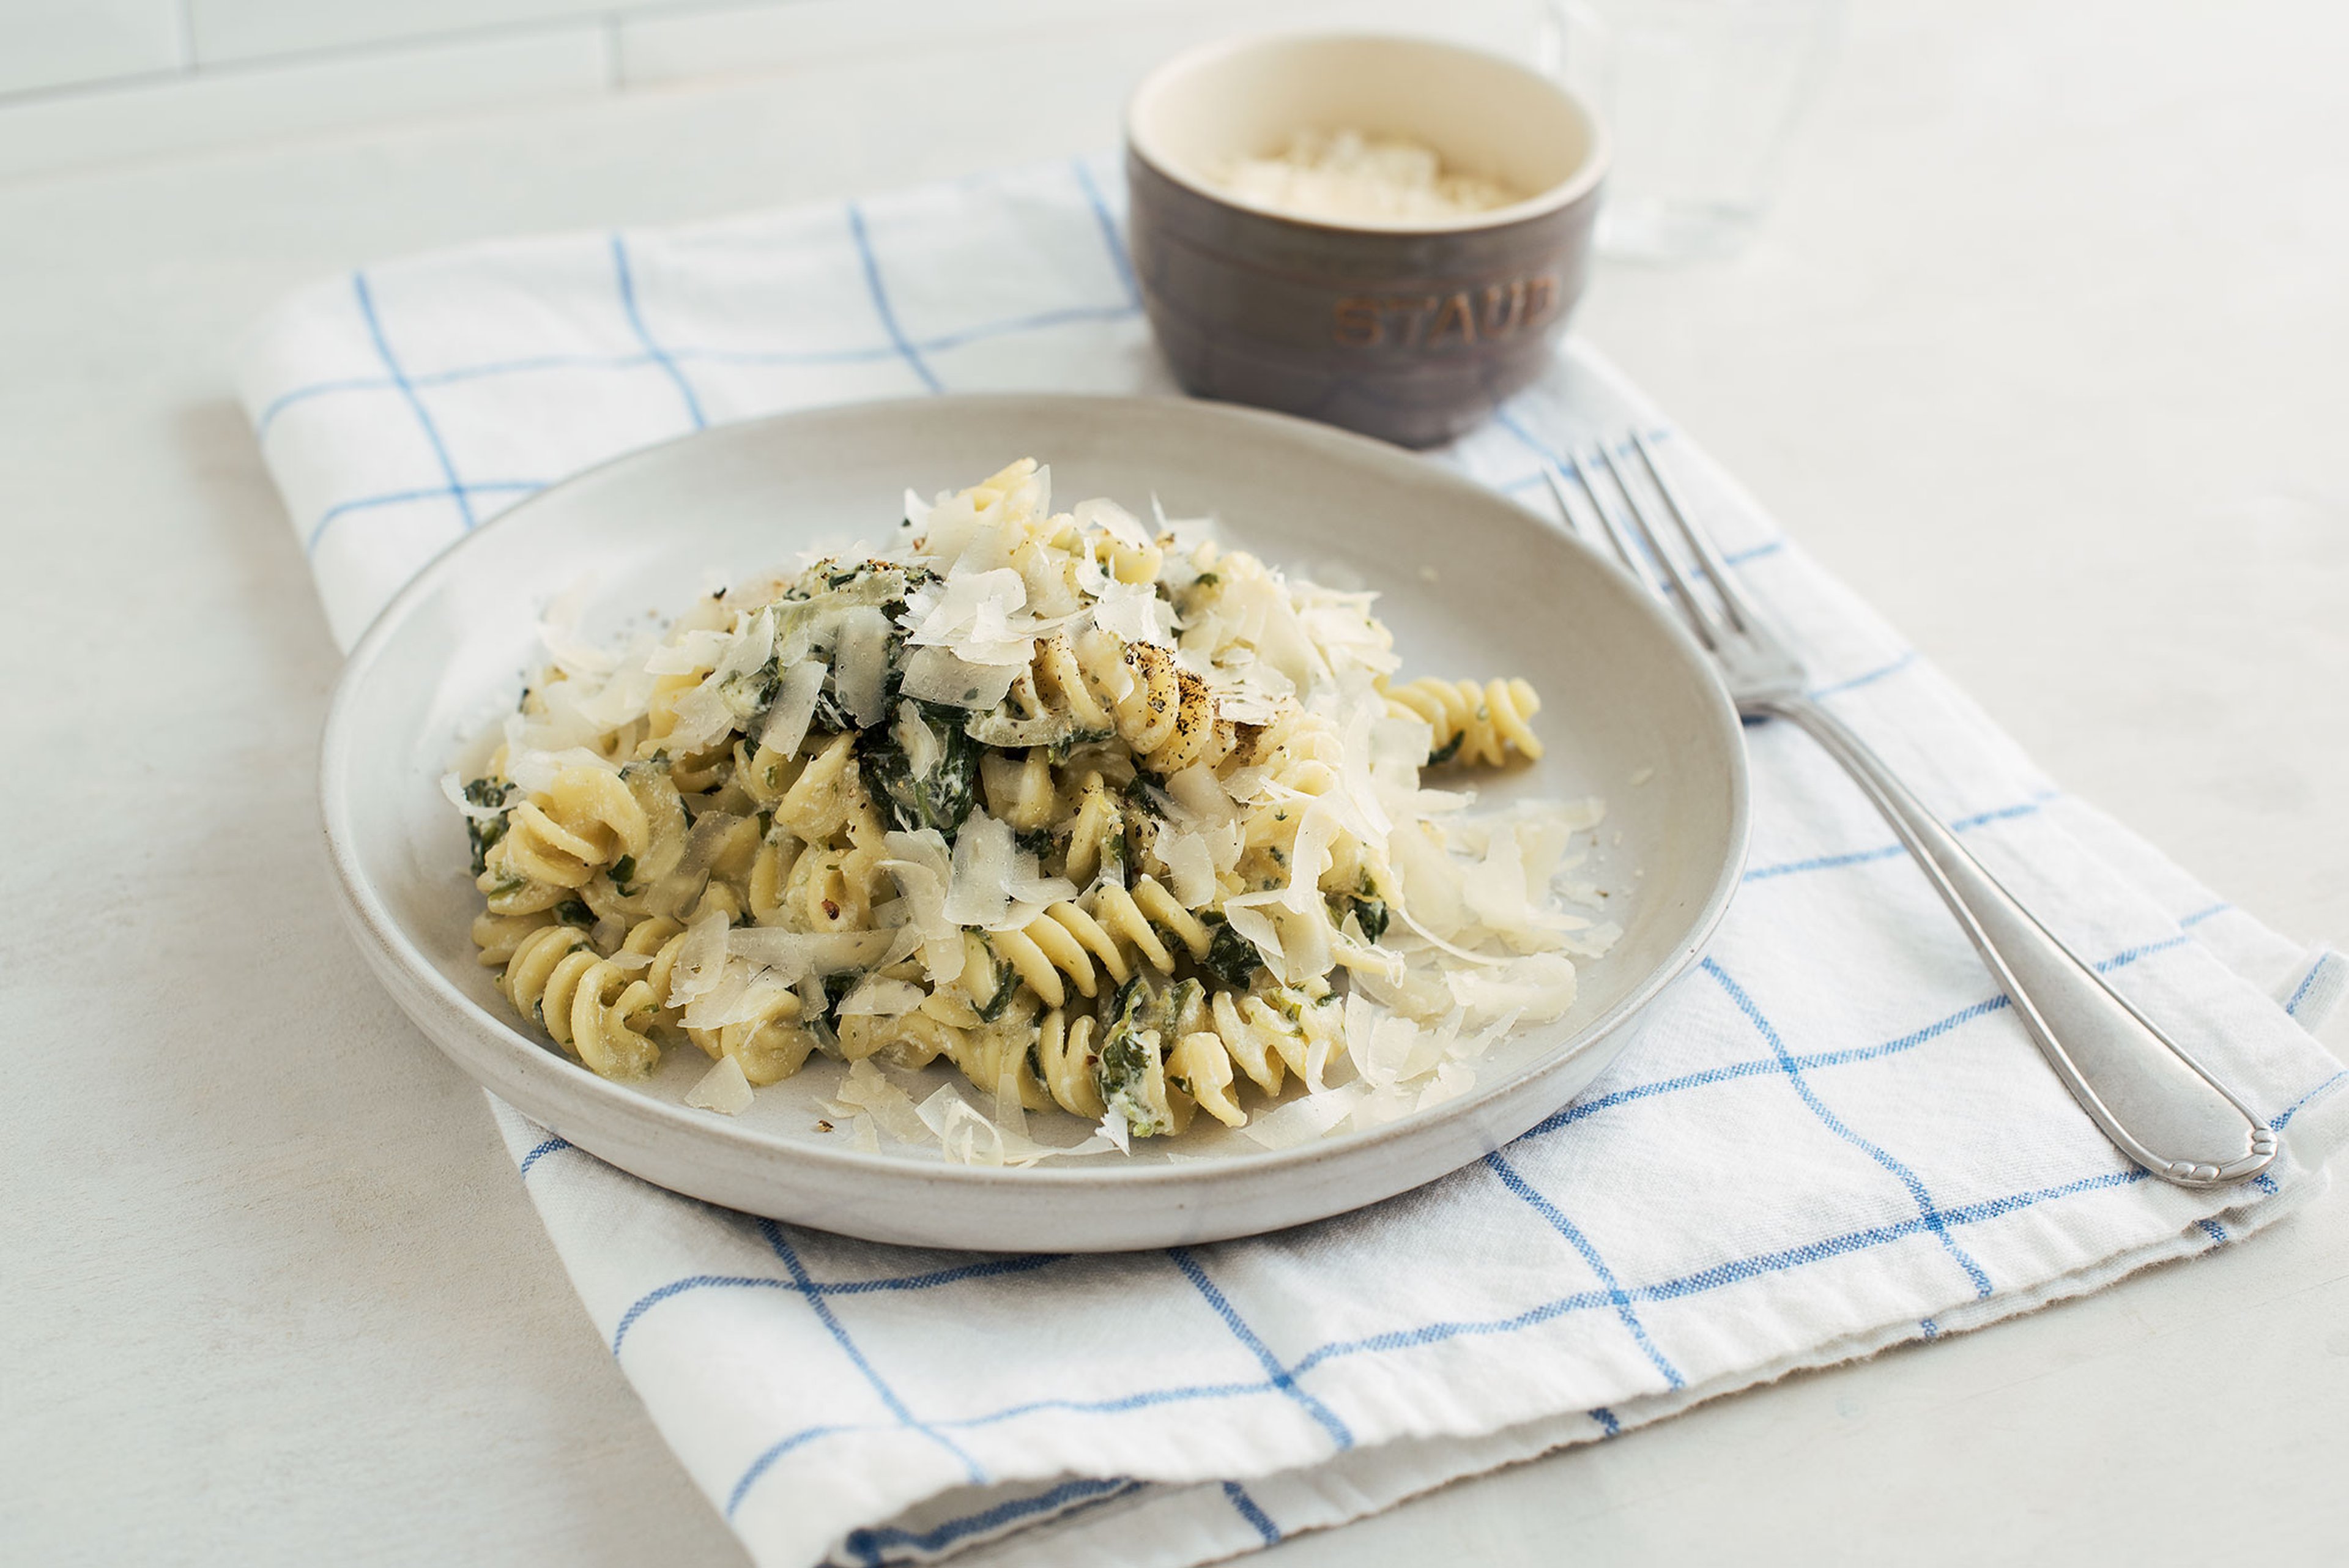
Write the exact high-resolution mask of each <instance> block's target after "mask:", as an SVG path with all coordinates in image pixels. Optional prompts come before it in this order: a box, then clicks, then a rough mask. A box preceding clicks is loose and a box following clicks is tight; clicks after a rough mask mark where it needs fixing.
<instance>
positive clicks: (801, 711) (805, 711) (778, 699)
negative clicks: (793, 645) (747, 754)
mask: <svg viewBox="0 0 2349 1568" xmlns="http://www.w3.org/2000/svg"><path fill="white" fill-rule="evenodd" d="M827 673H828V671H827V670H826V669H825V668H824V665H823V661H822V660H820V659H808V660H806V661H804V662H802V663H799V664H794V665H792V667H791V668H790V669H789V670H785V671H783V684H782V687H781V690H780V691H777V692H776V693H775V701H774V705H773V706H772V707H771V708H769V709H768V710H767V724H766V728H765V729H763V730H761V732H759V744H761V745H762V746H764V747H766V748H767V749H768V750H769V751H771V752H779V753H781V754H782V755H784V756H787V757H789V756H795V755H797V754H798V753H799V749H800V742H802V741H804V740H806V739H807V732H808V725H809V724H810V723H811V722H813V720H814V718H815V704H816V699H817V698H819V697H820V696H822V695H823V678H824V676H825V675H826V674H827Z"/></svg>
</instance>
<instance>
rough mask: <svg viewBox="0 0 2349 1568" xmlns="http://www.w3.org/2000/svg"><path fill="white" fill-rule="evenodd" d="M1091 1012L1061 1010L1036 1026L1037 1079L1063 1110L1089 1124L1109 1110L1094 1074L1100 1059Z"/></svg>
mask: <svg viewBox="0 0 2349 1568" xmlns="http://www.w3.org/2000/svg"><path fill="white" fill-rule="evenodd" d="M1098 1033H1100V1032H1099V1030H1098V1029H1097V1028H1096V1027H1095V1025H1094V1023H1093V1020H1092V1015H1091V1014H1090V1013H1083V1012H1080V1013H1076V1014H1074V1015H1071V1014H1070V1013H1069V1012H1065V1011H1063V1010H1062V1009H1061V1008H1057V1007H1056V1008H1053V1009H1052V1010H1051V1011H1050V1012H1047V1013H1045V1014H1044V1016H1043V1018H1042V1020H1041V1021H1040V1023H1038V1024H1037V1026H1036V1045H1035V1059H1036V1077H1037V1080H1038V1082H1040V1084H1042V1085H1043V1086H1044V1088H1045V1090H1046V1092H1048V1093H1049V1094H1050V1096H1052V1099H1053V1100H1054V1101H1055V1102H1056V1103H1057V1104H1058V1105H1059V1106H1060V1107H1061V1109H1062V1110H1064V1111H1070V1112H1073V1113H1074V1114H1075V1115H1077V1116H1083V1117H1084V1118H1085V1119H1086V1120H1088V1121H1099V1120H1100V1119H1101V1117H1102V1114H1103V1112H1104V1111H1105V1110H1106V1109H1107V1107H1106V1106H1103V1105H1102V1096H1101V1085H1099V1084H1098V1083H1097V1082H1096V1081H1095V1075H1096V1073H1097V1072H1098V1071H1099V1069H1100V1066H1101V1056H1100V1054H1099V1052H1098V1051H1097V1050H1096V1048H1095V1044H1096V1043H1095V1036H1096V1035H1097V1034H1098Z"/></svg>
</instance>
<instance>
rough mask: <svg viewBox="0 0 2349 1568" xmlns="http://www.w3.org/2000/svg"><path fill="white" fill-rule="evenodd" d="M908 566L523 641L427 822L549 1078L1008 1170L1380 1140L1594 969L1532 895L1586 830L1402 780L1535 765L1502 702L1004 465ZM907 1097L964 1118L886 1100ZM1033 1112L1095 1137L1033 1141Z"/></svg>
mask: <svg viewBox="0 0 2349 1568" xmlns="http://www.w3.org/2000/svg"><path fill="white" fill-rule="evenodd" d="M900 532H901V535H902V542H900V543H898V544H897V545H895V546H894V547H892V548H889V549H887V550H884V551H877V552H872V553H851V554H843V555H840V556H827V557H824V558H821V559H816V560H813V561H811V562H808V563H806V564H804V565H803V566H802V567H800V568H799V569H797V570H795V571H792V572H789V573H781V574H773V575H768V576H760V577H757V578H755V579H753V580H749V581H742V582H738V583H736V584H734V585H732V586H731V587H725V588H722V589H720V590H719V591H717V592H716V593H714V594H712V595H710V596H709V597H705V598H703V599H702V600H700V601H699V602H698V604H696V605H695V606H694V607H693V608H692V609H691V611H690V612H689V613H688V614H686V615H684V616H682V617H680V618H678V619H677V620H676V621H675V622H674V624H672V625H670V626H669V627H667V628H665V629H664V630H662V631H660V632H657V633H656V632H649V631H648V632H645V633H642V634H640V635H639V636H637V637H636V639H635V640H634V641H633V642H631V643H629V644H627V645H626V646H621V647H610V646H601V645H597V644H595V643H591V642H589V641H588V640H586V639H584V638H582V637H581V636H580V635H579V634H578V633H577V631H576V630H575V629H574V628H572V627H570V626H568V625H566V624H564V618H563V616H562V615H560V614H558V613H550V616H549V618H548V621H547V622H546V623H545V625H544V628H543V630H544V633H545V639H546V642H547V647H548V651H549V655H550V662H549V663H548V664H547V665H546V667H545V668H544V670H543V671H542V672H541V673H540V674H539V675H538V676H536V677H535V678H534V679H533V680H531V682H530V683H529V685H528V687H527V689H526V690H525V691H524V692H523V698H522V701H521V706H520V709H519V711H515V712H513V713H512V714H511V715H510V716H509V717H508V718H507V719H506V721H505V723H504V727H503V729H502V732H501V734H500V735H499V736H498V737H497V738H496V739H497V744H496V746H495V750H494V751H493V752H492V753H491V754H490V755H489V757H488V760H487V763H486V766H485V767H483V768H482V769H481V770H480V771H481V776H479V777H476V778H472V779H471V780H470V782H467V781H466V780H464V779H463V778H462V776H461V775H460V774H450V777H449V778H448V779H447V780H446V781H445V786H446V788H447V789H448V791H449V793H450V796H451V798H452V799H453V800H454V801H455V802H456V803H457V805H458V806H459V808H460V810H461V811H462V812H463V813H464V815H465V817H466V818H467V822H468V826H469V828H470V831H471V842H472V862H473V864H472V870H473V873H474V875H475V877H476V878H477V884H478V886H479V888H480V890H481V894H482V895H483V896H484V898H485V899H486V904H487V907H486V909H484V910H483V912H482V913H481V915H480V916H479V918H478V919H476V920H475V922H474V926H473V936H474V940H475V941H476V943H477V945H478V946H479V947H480V949H481V961H482V962H483V963H484V964H487V965H489V966H492V968H494V969H496V970H497V971H499V972H500V976H501V979H500V982H499V983H500V989H501V991H502V992H503V993H504V995H505V996H506V998H507V999H508V1000H509V1001H511V1002H512V1005H513V1007H514V1009H515V1011H516V1012H519V1013H520V1014H521V1015H522V1016H523V1018H525V1019H527V1020H529V1021H531V1022H532V1023H536V1024H537V1025H539V1026H541V1027H543V1029H544V1031H545V1033H546V1034H547V1035H548V1036H550V1037H551V1038H552V1040H553V1041H554V1044H556V1045H558V1046H560V1047H561V1048H563V1049H564V1051H565V1052H567V1053H569V1054H571V1055H573V1056H574V1057H575V1058H577V1059H578V1060H579V1061H580V1062H582V1063H584V1064H585V1065H586V1066H588V1067H590V1068H592V1069H593V1070H594V1071H595V1072H596V1073H598V1074H601V1075H605V1076H606V1077H611V1078H622V1079H626V1078H636V1077H641V1076H643V1075H646V1074H647V1073H648V1072H650V1071H651V1070H652V1068H653V1067H654V1066H655V1065H656V1064H657V1062H658V1061H659V1060H660V1058H661V1056H662V1054H663V1053H664V1052H665V1051H669V1050H677V1049H684V1050H688V1051H697V1052H699V1053H701V1054H706V1055H707V1056H708V1058H709V1061H710V1064H711V1066H710V1069H709V1076H708V1078H707V1079H705V1080H704V1082H703V1083H702V1084H701V1085H699V1086H698V1088H697V1089H696V1091H695V1094H694V1096H691V1097H690V1100H689V1103H692V1104H696V1105H703V1106H709V1107H710V1108H714V1109H719V1110H739V1109H740V1108H742V1107H743V1106H745V1105H747V1104H748V1103H750V1100H751V1098H752V1096H753V1094H754V1092H755V1090H756V1089H757V1088H758V1087H759V1086H761V1085H771V1084H773V1083H776V1082H778V1081H779V1080H781V1079H783V1078H785V1077H788V1076H790V1075H792V1074H795V1073H798V1072H799V1071H800V1070H801V1069H802V1067H803V1066H804V1065H805V1064H808V1063H809V1062H810V1060H811V1059H812V1058H817V1059H820V1058H829V1059H832V1060H833V1061H834V1062H836V1063H839V1064H844V1065H845V1068H846V1071H845V1072H844V1073H841V1072H840V1071H839V1069H838V1068H835V1069H833V1071H834V1072H835V1074H837V1075H838V1078H839V1084H838V1087H837V1089H836V1090H835V1091H834V1092H835V1094H836V1096H837V1097H836V1099H835V1100H834V1101H833V1111H836V1112H837V1113H838V1114H839V1115H841V1116H847V1117H850V1118H853V1126H854V1133H855V1136H856V1137H858V1140H859V1141H860V1142H861V1143H863V1144H864V1145H865V1146H867V1147H874V1146H875V1139H874V1129H875V1128H876V1127H878V1128H879V1129H881V1130H885V1131H888V1132H890V1133H892V1135H893V1136H897V1137H908V1138H915V1137H924V1136H927V1137H931V1138H932V1139H933V1140H934V1141H940V1142H943V1143H944V1144H945V1146H946V1147H947V1152H948V1154H949V1155H950V1156H953V1157H955V1158H964V1159H977V1160H983V1161H992V1162H997V1163H1002V1162H1024V1161H1026V1160H1027V1159H1030V1158H1040V1157H1041V1156H1043V1155H1046V1154H1066V1153H1078V1152H1093V1151H1099V1150H1102V1149H1107V1148H1112V1147H1114V1148H1126V1147H1131V1145H1132V1142H1133V1140H1134V1139H1140V1138H1153V1137H1165V1136H1169V1135H1174V1134H1180V1133H1182V1132H1183V1131H1184V1130H1185V1127H1187V1126H1189V1125H1190V1124H1191V1123H1192V1122H1193V1121H1194V1120H1195V1118H1196V1117H1198V1116H1201V1115H1203V1114H1204V1116H1207V1117H1210V1118H1213V1120H1214V1121H1216V1122H1218V1123H1221V1124H1224V1125H1226V1126H1228V1127H1239V1128H1243V1129H1245V1130H1246V1131H1247V1134H1248V1135H1249V1136H1250V1137H1256V1138H1257V1140H1258V1141H1260V1142H1264V1143H1267V1144H1270V1145H1274V1146H1276V1147H1278V1146H1279V1145H1282V1144H1287V1143H1294V1142H1298V1141H1301V1140H1302V1139H1304V1138H1307V1137H1318V1136H1321V1135H1322V1134H1324V1133H1327V1132H1330V1131H1332V1130H1335V1129H1338V1128H1340V1127H1360V1126H1365V1125H1371V1123H1374V1122H1377V1121H1381V1120H1385V1119H1391V1118H1392V1117H1393V1116H1400V1115H1403V1114H1406V1113H1408V1112H1410V1111H1411V1110H1413V1109H1415V1108H1417V1107H1419V1106H1423V1105H1428V1104H1432V1103H1434V1102H1435V1101H1438V1100H1441V1099H1444V1098H1446V1097H1450V1096H1455V1095H1457V1094H1460V1093H1461V1092H1463V1091H1464V1089H1466V1088H1467V1087H1469V1086H1470V1085H1473V1084H1474V1082H1475V1066H1474V1064H1475V1061H1476V1059H1477V1057H1478V1056H1479V1054H1481V1053H1482V1052H1483V1051H1484V1050H1485V1048H1486V1046H1488V1045H1489V1044H1491V1043H1492V1042H1493V1041H1494V1040H1495V1039H1497V1038H1498V1037H1499V1036H1500V1035H1501V1034H1502V1033H1506V1031H1507V1030H1509V1029H1510V1028H1512V1027H1513V1026H1515V1025H1516V1024H1518V1023H1527V1022H1536V1021H1542V1020H1547V1019H1552V1018H1555V1017H1557V1016H1558V1015H1559V1014H1561V1013H1562V1012H1565V1010H1566V1009H1567V1008H1568V1006H1570V1005H1571V1003H1572V1002H1573V1000H1574V995H1575V984H1576V967H1575V961H1576V959H1577V958H1578V957H1588V956H1592V955H1595V954H1597V953H1599V952H1600V951H1603V950H1604V948H1605V946H1606V945H1607V943H1608V941H1609V940H1611V938H1612V936H1613V934H1614V929H1613V928H1612V927H1611V926H1609V925H1607V924H1605V923H1603V922H1599V921H1598V920H1596V919H1593V918H1590V917H1588V916H1586V915H1581V914H1577V913H1573V912H1570V911H1569V910H1568V909H1567V908H1566V907H1565V905H1564V903H1563V902H1562V900H1561V897H1560V895H1561V893H1566V894H1575V893H1577V887H1576V885H1575V884H1574V883H1573V882H1572V880H1571V872H1572V867H1573V866H1574V864H1575V862H1576V860H1577V859H1578V856H1576V855H1575V854H1574V853H1573V841H1574V840H1575V838H1576V836H1578V835H1579V834H1582V833H1583V831H1584V830H1586V829H1588V828H1590V827H1592V826H1595V825H1596V824H1597V822H1598V820H1599V806H1598V805H1597V803H1595V802H1583V803H1578V804H1574V805H1557V804H1552V805H1517V806H1514V807H1511V808H1509V809H1506V810H1504V811H1495V812H1485V813H1479V812H1476V811H1475V810H1473V809H1471V806H1472V800H1473V797H1472V795H1471V794H1469V793H1467V792H1465V791H1463V790H1460V789H1456V788H1453V789H1439V788H1432V787H1429V785H1428V784H1426V783H1425V782H1423V776H1422V774H1423V770H1424V769H1427V768H1429V767H1431V766H1432V765H1435V764H1450V766H1449V767H1448V768H1447V769H1446V770H1445V772H1444V774H1439V775H1437V776H1438V777H1439V778H1442V779H1446V780H1449V779H1453V778H1454V777H1455V776H1457V777H1459V778H1468V777H1473V776H1474V775H1473V774H1467V773H1464V772H1461V771H1460V770H1468V769H1490V768H1500V767H1506V766H1508V765H1511V764H1512V763H1514V762H1515V761H1516V759H1528V760H1530V759H1533V758H1536V757H1538V756H1539V755H1540V754H1541V751H1542V743H1541V742H1540V740H1539V739H1538V738H1537V735H1536V732H1535V731H1534V729H1533V726H1532V720H1533V718H1534V716H1535V714H1536V712H1537V709H1538V706H1539V703H1538V700H1537V697H1536V694H1535V692H1534V691H1533V689H1532V687H1531V686H1530V685H1528V684H1527V683H1526V681H1524V680H1510V679H1496V680H1482V681H1477V680H1435V679H1423V680H1400V679H1399V678H1398V671H1399V670H1400V669H1401V661H1400V660H1399V659H1398V657H1397V655H1396V653H1395V651H1394V649H1393V647H1392V638H1391V637H1390V635H1389V633H1388V631H1387V629H1386V628H1385V627H1384V626H1383V625H1381V622H1380V621H1379V620H1378V619H1377V618H1375V617H1374V615H1373V614H1372V597H1373V596H1371V595H1370V594H1367V593H1342V592H1336V591H1331V590H1328V589H1324V588H1320V587H1315V586H1314V585H1312V584H1310V583H1308V582H1305V581H1302V580H1299V579H1298V578H1295V577H1291V576H1285V575H1284V574H1283V573H1281V572H1280V571H1278V570H1277V569H1275V568H1274V567H1272V566H1268V565H1266V564H1265V563H1263V562H1261V561H1259V560H1257V558H1256V557H1254V556H1249V555H1247V554H1245V553H1242V552H1240V551H1237V550H1230V549H1225V548H1222V547H1220V546H1219V545H1217V544H1216V542H1215V540H1214V539H1213V537H1212V536H1211V535H1210V534H1209V532H1208V531H1207V530H1206V528H1205V527H1204V525H1199V524H1169V523H1167V522H1166V521H1165V519H1164V517H1163V516H1158V517H1155V518H1154V522H1153V523H1152V524H1143V522H1142V521H1141V520H1140V519H1139V518H1138V517H1136V516H1135V515H1134V514H1132V513H1129V512H1127V511H1125V510H1123V509H1122V508H1121V507H1119V506H1118V505H1117V504H1114V503H1112V502H1110V501H1107V500H1088V501H1082V502H1080V503H1078V504H1075V505H1074V506H1073V507H1071V508H1070V509H1068V510H1066V511H1055V510H1054V509H1053V505H1052V499H1051V495H1050V471H1049V470H1048V469H1044V468H1040V467H1039V466H1038V465H1037V464H1036V463H1035V462H1033V461H1030V460H1022V461H1021V462H1015V463H1013V464H1012V465H1011V466H1010V467H1009V468H1006V469H1004V470H1003V471H1002V472H999V473H998V474H996V475H994V476H993V477H992V478H989V479H987V480H985V481H983V482H982V483H978V484H976V485H973V486H971V487H970V488H969V489H967V490H964V491H961V492H960V493H955V494H951V495H945V496H941V497H939V498H938V499H937V500H936V502H934V503H929V502H924V501H922V500H921V499H920V498H918V497H916V496H915V495H913V494H911V493H908V495H907V497H906V522H905V526H904V528H903V529H902V530H901V531H900ZM1592 896H1593V895H1592V893H1591V891H1590V890H1589V889H1588V888H1583V889H1580V892H1579V898H1580V900H1581V901H1584V902H1588V899H1589V898H1591V897H1592ZM934 1063H943V1064H950V1065H951V1066H952V1067H953V1068H955V1069H958V1070H959V1072H960V1074H961V1075H962V1076H963V1077H964V1078H965V1079H967V1080H968V1083H969V1084H970V1085H973V1086H975V1088H976V1089H977V1090H978V1102H977V1103H976V1104H974V1103H973V1102H972V1101H971V1100H970V1099H969V1098H968V1097H966V1096H964V1095H963V1094H962V1093H960V1092H959V1091H957V1090H955V1089H952V1088H947V1089H943V1090H939V1091H937V1092H936V1093H934V1094H932V1095H931V1096H929V1097H928V1098H927V1099H926V1100H925V1101H924V1102H923V1103H922V1104H920V1105H919V1106H916V1105H915V1104H914V1103H913V1100H912V1096H909V1095H908V1094H906V1092H905V1087H904V1084H905V1082H906V1081H908V1080H906V1079H905V1073H906V1072H907V1071H910V1070H915V1069H920V1068H924V1067H927V1066H929V1065H931V1064H934ZM884 1068H887V1069H891V1070H892V1071H891V1072H885V1071H883V1070H882V1069H884ZM1062 1112H1065V1113H1067V1114H1069V1115H1070V1116H1077V1117H1082V1118H1084V1119H1085V1121H1087V1122H1090V1123H1092V1124H1094V1127H1095V1129H1096V1131H1095V1133H1094V1135H1093V1136H1092V1137H1089V1138H1087V1139H1085V1141H1084V1142H1083V1143H1081V1144H1080V1145H1078V1146H1077V1147H1074V1148H1071V1147H1066V1144H1067V1140H1066V1139H1062V1140H1061V1144H1060V1146H1059V1147H1051V1146H1048V1145H1046V1144H1044V1143H1040V1142H1037V1141H1035V1140H1034V1139H1032V1138H1031V1137H1030V1132H1031V1130H1032V1129H1031V1126H1030V1123H1029V1121H1028V1119H1027V1118H1028V1116H1030V1115H1031V1114H1036V1113H1043V1114H1047V1115H1050V1114H1058V1113H1062ZM1070 1126H1071V1127H1072V1128H1077V1127H1078V1124H1075V1123H1071V1124H1070ZM1079 1130H1081V1129H1079Z"/></svg>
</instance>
